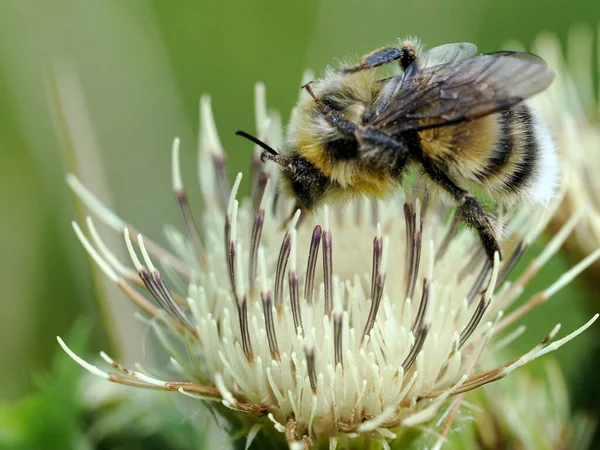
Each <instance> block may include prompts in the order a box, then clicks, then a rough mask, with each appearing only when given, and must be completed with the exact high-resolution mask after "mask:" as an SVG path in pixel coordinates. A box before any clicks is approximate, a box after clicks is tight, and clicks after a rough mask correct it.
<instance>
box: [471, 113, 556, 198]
mask: <svg viewBox="0 0 600 450" xmlns="http://www.w3.org/2000/svg"><path fill="white" fill-rule="evenodd" d="M497 120H498V125H499V127H498V133H499V134H498V138H497V139H496V143H495V144H494V146H493V148H492V150H491V152H490V155H489V156H488V158H487V161H486V164H485V166H484V167H483V168H482V170H481V172H480V179H481V181H482V183H483V184H485V185H488V186H489V187H490V188H492V189H493V190H495V191H499V192H501V193H503V194H504V195H507V196H508V197H509V198H511V197H512V198H513V199H518V200H520V199H529V200H533V201H535V202H542V203H543V202H546V201H547V200H548V199H549V198H550V197H551V196H552V195H553V193H554V187H555V184H556V176H557V163H556V155H555V152H554V144H553V143H552V139H551V138H550V135H549V132H548V130H547V129H546V127H545V125H543V123H542V122H541V121H540V120H539V119H538V118H537V116H536V114H535V112H534V111H533V110H532V109H531V108H530V107H529V106H528V105H526V104H519V105H517V106H514V107H512V108H510V109H508V110H506V111H503V112H501V113H499V114H498V115H497Z"/></svg>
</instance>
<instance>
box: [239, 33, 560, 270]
mask: <svg viewBox="0 0 600 450" xmlns="http://www.w3.org/2000/svg"><path fill="white" fill-rule="evenodd" d="M476 54H477V48H476V47H475V46H474V45H473V44H469V43H459V44H447V45H442V46H439V47H435V48H432V49H431V50H429V51H426V52H421V50H420V46H419V44H418V43H417V42H415V41H412V40H406V41H404V42H401V44H400V45H399V46H397V47H396V46H394V47H386V48H382V49H379V50H375V51H373V52H371V53H369V54H367V55H365V56H363V57H362V58H361V59H360V61H359V62H358V64H356V65H353V66H349V67H343V68H341V69H337V70H333V69H328V70H327V72H326V73H325V75H324V76H323V78H321V79H319V80H316V81H314V82H311V83H309V84H307V85H305V86H303V88H304V89H306V91H307V92H308V93H309V94H310V96H306V98H305V99H304V100H301V101H300V103H299V104H298V105H297V108H298V114H296V118H295V119H294V120H293V121H292V122H291V124H290V126H289V129H288V136H287V139H286V143H285V145H284V148H283V149H282V151H281V152H278V151H276V150H274V149H272V148H271V147H269V146H268V145H266V144H264V143H262V142H261V141H259V140H258V139H256V138H254V137H252V136H250V135H248V134H247V133H244V132H241V131H238V134H239V135H242V136H244V137H246V138H248V139H250V140H252V141H253V142H255V143H256V144H258V145H261V146H262V148H263V149H264V151H263V153H262V158H263V161H273V162H275V163H276V164H278V165H279V166H280V167H281V170H282V175H283V176H282V178H283V183H284V185H285V187H286V188H287V191H288V192H289V193H290V194H291V195H292V196H293V197H294V198H295V200H296V202H297V204H298V206H299V207H300V208H302V209H303V210H305V211H311V210H313V209H314V208H315V207H318V206H319V205H320V204H322V203H323V202H326V201H331V200H334V199H336V198H337V199H339V198H341V199H347V198H349V197H352V196H356V195H366V196H371V197H377V198H386V197H388V196H389V195H390V194H391V193H392V192H394V190H395V189H397V188H398V187H399V186H400V185H402V183H403V176H404V175H405V173H406V172H407V169H408V168H410V167H413V168H416V172H417V177H418V179H419V180H420V181H424V182H426V183H427V184H428V185H433V186H436V187H437V188H439V190H441V191H443V192H446V193H447V194H448V195H449V196H450V197H451V198H452V199H453V200H454V201H455V202H456V206H457V210H456V218H457V220H459V221H462V222H463V223H465V224H466V225H468V226H470V227H472V228H473V229H475V230H476V231H477V232H478V233H479V236H480V239H481V242H482V244H483V247H484V249H485V251H486V254H487V256H488V258H489V259H490V260H492V261H493V258H494V253H495V252H498V253H500V246H499V234H500V232H499V230H500V224H499V223H498V221H497V219H496V218H494V216H493V215H492V214H491V213H489V212H487V211H486V210H485V209H484V208H483V207H482V205H481V202H480V201H479V200H478V199H477V198H476V197H475V196H474V195H472V193H471V191H472V190H476V189H477V188H480V189H481V190H483V191H484V192H486V193H488V194H490V195H491V196H492V197H494V198H495V199H496V200H497V202H498V203H499V204H502V205H510V204H513V203H515V202H522V201H529V202H531V203H545V202H547V201H548V200H549V199H550V198H551V197H552V195H553V192H554V188H555V184H556V178H557V162H556V156H555V150H554V145H553V142H552V139H551V138H550V134H549V132H548V130H547V128H546V127H545V125H544V124H543V123H542V122H541V121H540V119H539V118H538V116H537V115H536V113H535V111H534V110H533V109H532V108H531V107H530V106H529V105H527V104H526V103H523V101H524V100H525V99H528V98H530V97H531V96H533V95H535V94H537V93H539V92H540V91H542V90H544V89H545V88H547V87H548V86H549V85H550V83H551V82H552V80H553V78H554V73H553V72H552V70H550V69H549V68H548V67H547V65H546V63H545V62H544V61H543V60H542V59H541V58H539V57H538V56H535V55H533V54H530V53H523V52H510V51H499V52H495V53H489V54H483V55H476ZM393 63H394V65H392V64H393ZM383 66H385V67H388V68H390V67H391V68H393V69H394V71H393V73H391V76H387V77H383V78H382V77H381V73H380V70H381V69H379V68H380V67H383ZM394 66H396V67H394Z"/></svg>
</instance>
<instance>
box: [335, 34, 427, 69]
mask: <svg viewBox="0 0 600 450" xmlns="http://www.w3.org/2000/svg"><path fill="white" fill-rule="evenodd" d="M416 54H417V50H416V48H415V45H414V44H413V43H412V42H410V41H405V42H404V43H403V44H402V47H385V48H381V49H379V50H375V51H372V52H371V53H367V54H366V55H365V56H363V57H362V58H361V60H360V63H359V64H357V65H356V66H352V67H347V68H344V69H342V72H343V73H355V72H359V71H361V70H369V69H373V68H375V67H379V66H383V65H385V64H389V63H391V62H394V61H399V63H400V67H402V69H403V70H406V69H407V68H408V66H410V65H411V64H412V62H413V61H414V60H415V58H416Z"/></svg>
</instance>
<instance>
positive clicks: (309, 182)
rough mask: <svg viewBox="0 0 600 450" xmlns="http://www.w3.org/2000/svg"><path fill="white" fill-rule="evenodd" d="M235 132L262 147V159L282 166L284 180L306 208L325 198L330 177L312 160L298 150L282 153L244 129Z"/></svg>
mask: <svg viewBox="0 0 600 450" xmlns="http://www.w3.org/2000/svg"><path fill="white" fill-rule="evenodd" d="M235 134H236V135H238V136H242V137H244V138H246V139H248V140H249V141H252V142H254V143H255V144H256V145H258V146H260V147H262V148H263V152H262V154H261V159H262V160H263V161H273V162H274V163H275V164H277V165H278V166H279V167H281V170H282V175H283V181H284V184H285V185H286V187H287V189H288V191H289V193H290V194H291V195H292V196H293V197H294V198H295V199H296V201H297V202H298V203H299V204H300V206H302V207H303V208H304V209H305V210H311V209H312V208H313V207H314V206H315V205H316V204H317V203H319V202H320V200H322V199H323V197H324V196H325V192H326V191H327V190H328V189H327V188H328V187H329V183H330V182H329V179H328V178H327V177H326V176H325V175H323V173H322V172H321V171H320V170H319V169H317V168H316V167H315V166H314V165H313V164H312V163H311V162H310V161H308V160H307V159H305V158H303V157H302V156H300V155H298V154H297V152H292V156H285V155H282V154H280V153H278V152H277V151H275V150H274V149H273V148H271V147H270V146H269V145H267V144H266V143H264V142H262V141H261V140H259V139H257V138H256V137H254V136H252V135H250V134H248V133H246V132H244V131H236V133H235Z"/></svg>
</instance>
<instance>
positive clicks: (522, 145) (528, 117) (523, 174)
mask: <svg viewBox="0 0 600 450" xmlns="http://www.w3.org/2000/svg"><path fill="white" fill-rule="evenodd" d="M514 113H515V119H514V120H515V122H518V123H520V124H521V127H522V129H523V132H522V133H521V135H520V136H519V140H520V141H521V142H518V143H517V145H518V146H519V150H518V151H519V155H520V159H519V162H518V166H517V167H516V168H515V170H514V171H513V172H512V174H511V175H510V177H508V180H507V181H506V188H507V189H508V190H509V191H513V192H517V191H519V190H520V189H521V188H522V187H523V186H524V185H526V184H527V183H528V182H529V180H530V179H531V176H532V175H533V171H534V168H535V167H536V165H537V161H538V158H539V144H538V142H537V139H536V136H535V130H534V126H535V125H534V119H533V115H532V114H531V111H530V110H529V108H528V107H527V106H525V105H519V106H516V107H515V108H514Z"/></svg>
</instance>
